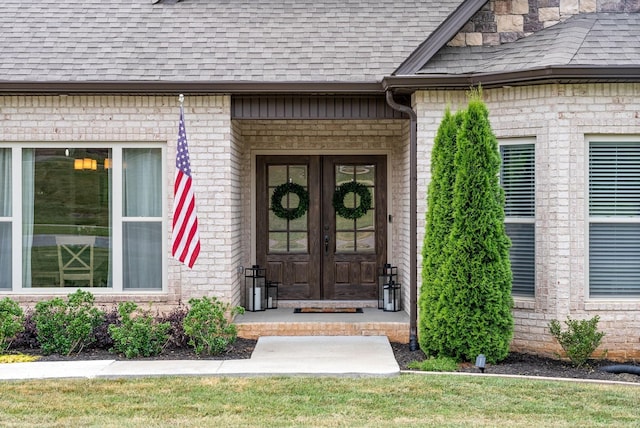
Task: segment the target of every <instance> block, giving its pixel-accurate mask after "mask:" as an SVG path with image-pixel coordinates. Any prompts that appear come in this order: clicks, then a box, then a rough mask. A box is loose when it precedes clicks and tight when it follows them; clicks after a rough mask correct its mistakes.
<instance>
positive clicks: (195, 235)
mask: <svg viewBox="0 0 640 428" xmlns="http://www.w3.org/2000/svg"><path fill="white" fill-rule="evenodd" d="M192 181H193V180H192V178H191V162H190V160H189V148H188V145H187V132H186V130H185V126H184V111H183V109H182V107H180V121H179V123H178V146H177V150H176V174H175V182H174V186H173V195H174V200H173V235H172V237H171V241H172V242H171V254H172V255H173V256H174V257H175V258H176V259H177V260H179V261H180V262H182V263H184V264H186V265H187V266H188V267H189V268H192V267H193V265H194V264H195V262H196V260H197V258H198V255H199V254H200V234H199V232H198V216H197V215H196V198H195V196H194V194H193V189H192V184H193V182H192Z"/></svg>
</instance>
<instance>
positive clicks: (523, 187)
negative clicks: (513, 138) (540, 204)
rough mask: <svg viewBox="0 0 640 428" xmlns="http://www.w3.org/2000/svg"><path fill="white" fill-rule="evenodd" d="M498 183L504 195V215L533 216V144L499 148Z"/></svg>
mask: <svg viewBox="0 0 640 428" xmlns="http://www.w3.org/2000/svg"><path fill="white" fill-rule="evenodd" d="M500 152H501V154H502V166H501V171H500V182H501V185H502V188H503V189H504V193H505V209H504V212H505V215H506V216H517V217H533V216H535V151H534V145H533V144H513V145H504V146H500Z"/></svg>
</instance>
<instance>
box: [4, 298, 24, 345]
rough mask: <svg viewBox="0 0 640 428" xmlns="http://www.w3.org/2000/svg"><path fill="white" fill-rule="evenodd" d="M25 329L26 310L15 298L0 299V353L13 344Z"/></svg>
mask: <svg viewBox="0 0 640 428" xmlns="http://www.w3.org/2000/svg"><path fill="white" fill-rule="evenodd" d="M23 329H24V312H23V311H22V308H20V306H19V305H18V303H17V302H15V301H14V300H12V299H10V298H8V297H5V298H4V299H2V300H0V353H3V352H5V351H6V350H7V349H9V346H11V342H12V341H13V339H14V338H15V336H16V335H17V334H18V333H20V332H21V331H22V330H23Z"/></svg>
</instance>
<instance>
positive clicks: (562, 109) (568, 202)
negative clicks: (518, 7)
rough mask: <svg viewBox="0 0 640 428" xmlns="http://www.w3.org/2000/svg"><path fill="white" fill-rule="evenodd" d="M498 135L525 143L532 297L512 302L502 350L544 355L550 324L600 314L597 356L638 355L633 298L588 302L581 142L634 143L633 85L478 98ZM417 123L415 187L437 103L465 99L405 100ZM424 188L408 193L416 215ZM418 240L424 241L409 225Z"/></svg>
mask: <svg viewBox="0 0 640 428" xmlns="http://www.w3.org/2000/svg"><path fill="white" fill-rule="evenodd" d="M483 97H484V99H485V101H486V104H487V107H488V108H489V112H490V121H491V125H492V128H493V131H494V133H495V134H496V136H497V137H498V138H516V137H527V138H533V139H535V148H536V295H535V298H534V299H518V298H516V299H515V308H514V314H515V337H514V340H513V343H512V348H513V349H514V350H518V351H531V352H538V353H543V354H549V355H554V354H555V353H558V352H560V348H559V346H558V345H557V344H556V343H555V341H554V339H553V338H552V337H551V336H550V334H549V332H548V328H547V326H548V323H549V321H550V320H552V319H558V320H560V321H564V320H565V319H566V317H567V316H571V318H573V319H586V318H591V317H593V316H595V315H599V316H600V324H599V327H600V329H602V330H603V331H605V332H606V336H605V338H604V340H603V344H602V349H608V356H609V357H610V358H615V359H632V358H640V299H619V300H616V299H607V300H604V299H591V298H589V296H588V284H587V269H588V267H587V255H588V242H587V231H588V216H587V203H588V200H587V196H588V183H587V168H588V158H587V155H588V145H587V144H586V139H585V138H586V136H589V135H594V134H599V135H602V136H604V137H606V136H607V135H611V136H616V135H620V134H622V135H631V136H637V137H638V139H640V84H591V85H559V84H553V85H541V86H535V87H514V88H502V89H490V90H486V89H485V90H484V91H483ZM415 104H416V109H417V113H418V116H419V119H418V123H419V126H418V147H419V149H418V150H419V153H418V173H419V179H418V183H420V185H423V183H426V182H427V179H428V173H427V171H428V168H429V164H430V152H431V147H432V143H433V138H434V136H435V133H436V130H437V127H438V126H439V123H440V120H441V118H442V115H443V112H444V109H445V107H446V105H450V106H451V108H452V110H455V109H458V108H464V106H466V97H465V93H464V92H462V91H459V92H443V91H425V92H418V93H416V95H415ZM424 191H425V188H421V189H420V190H419V192H418V209H419V212H418V218H424V212H425V209H426V206H425V199H424V198H425V194H424ZM418 234H419V242H420V240H421V239H422V237H423V236H424V230H423V228H422V227H418Z"/></svg>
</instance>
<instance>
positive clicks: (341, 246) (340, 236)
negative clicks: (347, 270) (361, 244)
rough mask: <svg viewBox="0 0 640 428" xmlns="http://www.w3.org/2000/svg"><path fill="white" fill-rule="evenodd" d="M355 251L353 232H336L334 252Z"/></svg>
mask: <svg viewBox="0 0 640 428" xmlns="http://www.w3.org/2000/svg"><path fill="white" fill-rule="evenodd" d="M354 251H355V233H353V232H337V233H336V253H352V252H354Z"/></svg>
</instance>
